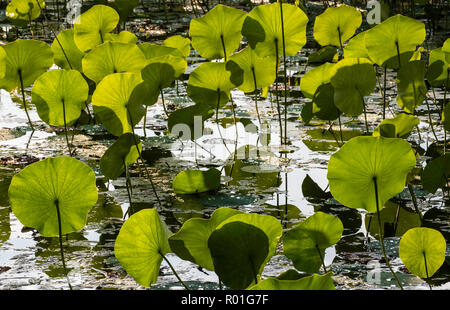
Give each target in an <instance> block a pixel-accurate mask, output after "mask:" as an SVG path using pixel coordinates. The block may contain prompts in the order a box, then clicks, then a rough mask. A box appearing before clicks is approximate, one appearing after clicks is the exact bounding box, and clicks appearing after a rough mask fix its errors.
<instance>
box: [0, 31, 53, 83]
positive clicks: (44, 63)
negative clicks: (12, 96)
mask: <svg viewBox="0 0 450 310" xmlns="http://www.w3.org/2000/svg"><path fill="white" fill-rule="evenodd" d="M3 48H4V50H5V52H6V60H5V62H6V74H5V77H4V78H3V79H1V80H0V88H3V89H6V90H7V91H12V90H13V89H15V88H18V87H21V82H20V75H21V76H22V81H23V87H24V88H25V87H28V86H30V85H31V84H33V83H34V81H35V80H36V78H38V77H39V76H40V75H41V74H42V73H44V72H45V71H47V70H48V68H50V67H51V66H52V65H53V53H52V50H51V49H50V47H49V46H48V45H47V43H45V42H41V41H37V40H25V39H18V40H16V41H14V42H11V43H8V44H5V45H3Z"/></svg>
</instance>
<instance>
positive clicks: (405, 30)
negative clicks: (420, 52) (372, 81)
mask: <svg viewBox="0 0 450 310" xmlns="http://www.w3.org/2000/svg"><path fill="white" fill-rule="evenodd" d="M425 36H426V31H425V24H424V23H422V22H420V21H418V20H415V19H413V18H410V17H406V16H403V15H400V14H397V15H395V16H392V17H390V18H388V19H386V20H385V21H383V22H382V23H381V24H379V25H376V26H375V27H373V28H372V29H370V30H368V31H367V33H366V36H365V42H366V48H367V51H368V54H369V57H370V59H372V60H373V61H374V62H375V63H376V64H377V65H379V66H384V67H388V68H399V67H401V65H403V62H407V61H408V60H409V59H410V58H411V55H412V54H413V53H414V51H415V50H416V47H417V46H418V45H421V44H422V43H423V41H424V40H425ZM403 54H406V55H409V57H407V56H405V59H404V60H403V59H402V55H403ZM399 57H400V62H402V63H401V64H399V60H398V58H399Z"/></svg>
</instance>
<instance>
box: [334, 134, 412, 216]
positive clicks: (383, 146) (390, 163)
mask: <svg viewBox="0 0 450 310" xmlns="http://www.w3.org/2000/svg"><path fill="white" fill-rule="evenodd" d="M415 164H416V158H415V155H414V153H413V151H412V149H411V145H410V144H409V143H408V142H406V141H405V140H403V139H398V138H384V137H355V138H353V139H351V140H350V141H348V142H347V143H346V144H344V146H343V147H342V148H341V149H340V150H339V151H338V152H336V153H335V154H333V155H332V156H331V158H330V161H329V163H328V174H327V178H328V181H329V184H330V192H331V194H332V195H333V197H334V198H335V199H336V200H337V201H339V202H340V203H341V204H343V205H344V206H346V207H349V208H355V209H365V210H367V211H369V212H376V211H377V205H376V198H375V181H376V184H377V190H378V201H379V202H378V203H379V209H380V210H381V209H382V206H384V204H385V203H386V201H388V200H389V199H391V198H392V197H394V196H395V195H397V194H398V193H400V192H402V191H403V189H404V188H405V184H406V177H407V175H408V173H409V172H410V171H411V170H412V169H413V168H414V167H415Z"/></svg>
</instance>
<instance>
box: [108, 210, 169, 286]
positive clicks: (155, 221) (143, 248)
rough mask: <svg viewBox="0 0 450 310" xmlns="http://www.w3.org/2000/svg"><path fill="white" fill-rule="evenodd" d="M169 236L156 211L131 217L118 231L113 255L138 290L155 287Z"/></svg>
mask: <svg viewBox="0 0 450 310" xmlns="http://www.w3.org/2000/svg"><path fill="white" fill-rule="evenodd" d="M170 235H171V232H170V231H169V229H168V228H167V226H166V224H165V223H164V221H162V220H161V218H160V216H159V214H158V212H157V211H156V209H144V210H141V211H139V212H137V213H134V214H133V215H132V216H130V218H129V219H128V220H127V221H125V223H124V224H123V226H122V228H121V229H120V232H119V235H118V236H117V239H116V242H115V245H114V255H115V256H116V257H117V259H118V260H119V262H120V264H121V265H122V267H123V268H124V269H125V270H126V272H127V273H128V274H129V275H131V276H132V277H133V279H134V280H136V282H137V283H139V284H140V285H142V286H146V287H149V286H151V285H152V284H154V283H156V280H157V278H158V274H159V269H160V266H161V262H162V260H163V257H162V255H166V254H167V253H170V252H171V250H170V245H169V241H168V238H169V237H170Z"/></svg>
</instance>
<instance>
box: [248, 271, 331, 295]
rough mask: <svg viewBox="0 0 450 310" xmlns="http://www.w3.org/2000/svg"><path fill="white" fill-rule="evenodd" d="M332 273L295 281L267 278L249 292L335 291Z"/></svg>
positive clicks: (314, 275)
mask: <svg viewBox="0 0 450 310" xmlns="http://www.w3.org/2000/svg"><path fill="white" fill-rule="evenodd" d="M331 276H332V273H331V272H329V273H327V274H324V275H318V274H313V275H310V276H307V277H303V278H300V279H297V280H280V279H277V278H267V279H264V280H262V281H261V282H259V283H258V284H256V285H254V286H252V287H250V288H249V289H250V290H313V291H319V290H335V289H336V287H335V286H334V283H333V279H332V278H331Z"/></svg>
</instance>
